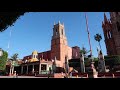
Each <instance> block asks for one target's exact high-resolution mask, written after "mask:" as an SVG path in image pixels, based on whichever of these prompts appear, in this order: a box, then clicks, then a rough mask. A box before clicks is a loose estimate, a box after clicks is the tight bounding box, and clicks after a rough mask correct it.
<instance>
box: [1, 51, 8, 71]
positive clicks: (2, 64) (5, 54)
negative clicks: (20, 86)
mask: <svg viewBox="0 0 120 90" xmlns="http://www.w3.org/2000/svg"><path fill="white" fill-rule="evenodd" d="M7 59H8V53H7V52H6V51H4V50H3V55H2V56H1V57H0V71H5V70H6V62H7Z"/></svg>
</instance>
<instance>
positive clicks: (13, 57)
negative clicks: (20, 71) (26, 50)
mask: <svg viewBox="0 0 120 90" xmlns="http://www.w3.org/2000/svg"><path fill="white" fill-rule="evenodd" d="M17 60H18V54H17V53H15V54H13V56H11V61H12V62H11V68H12V74H13V71H14V62H15V61H17Z"/></svg>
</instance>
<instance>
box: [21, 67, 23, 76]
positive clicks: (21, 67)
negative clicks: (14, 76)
mask: <svg viewBox="0 0 120 90" xmlns="http://www.w3.org/2000/svg"><path fill="white" fill-rule="evenodd" d="M21 74H23V66H21Z"/></svg>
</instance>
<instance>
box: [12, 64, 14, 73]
mask: <svg viewBox="0 0 120 90" xmlns="http://www.w3.org/2000/svg"><path fill="white" fill-rule="evenodd" d="M13 73H14V66H12V74H13Z"/></svg>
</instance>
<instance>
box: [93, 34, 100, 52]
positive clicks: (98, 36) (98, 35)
mask: <svg viewBox="0 0 120 90" xmlns="http://www.w3.org/2000/svg"><path fill="white" fill-rule="evenodd" d="M94 39H95V40H96V41H98V43H99V46H100V49H101V45H100V41H101V40H102V36H101V34H99V33H97V34H96V35H95V36H94ZM101 50H102V49H101Z"/></svg>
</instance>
